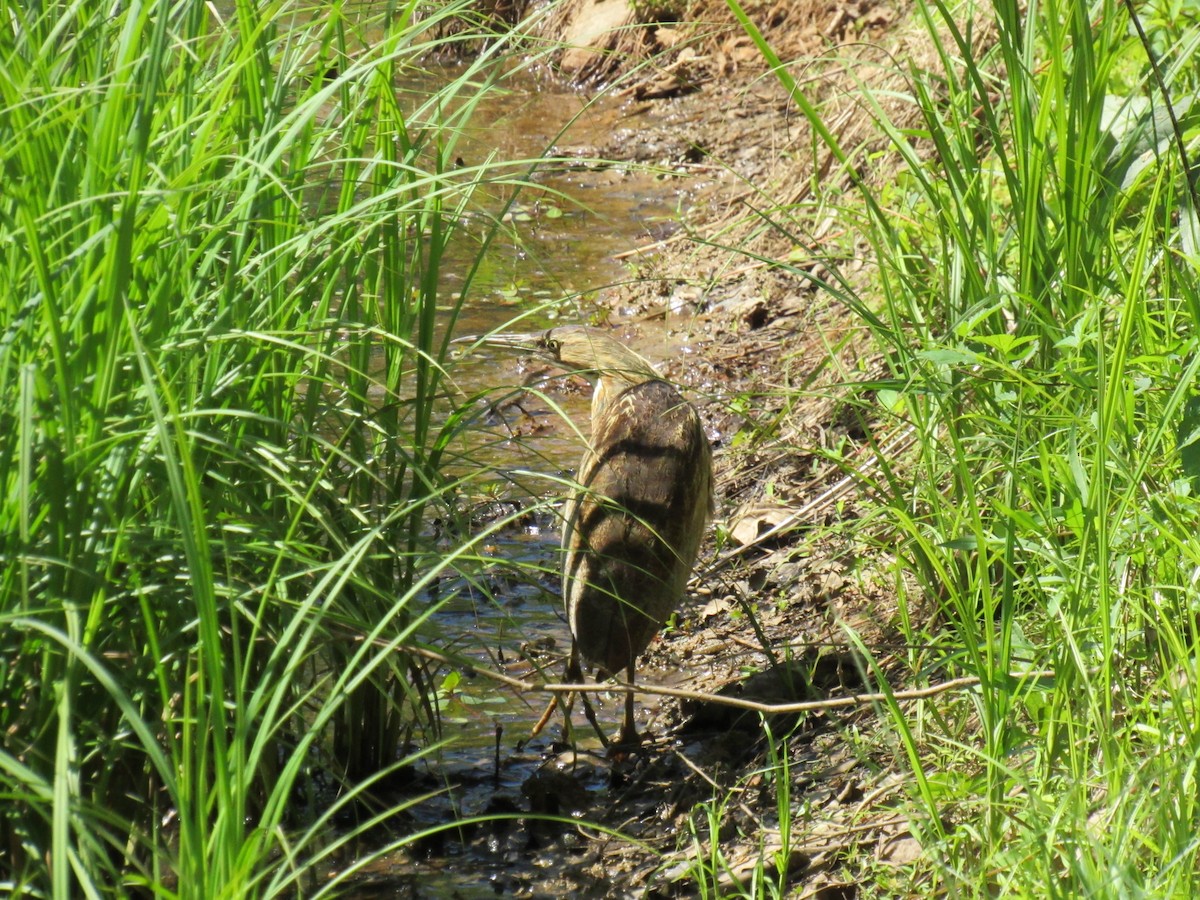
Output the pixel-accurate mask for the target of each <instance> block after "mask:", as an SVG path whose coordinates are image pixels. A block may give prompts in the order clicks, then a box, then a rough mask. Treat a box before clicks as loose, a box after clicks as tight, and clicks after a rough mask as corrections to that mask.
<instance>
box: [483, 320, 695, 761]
mask: <svg viewBox="0 0 1200 900" xmlns="http://www.w3.org/2000/svg"><path fill="white" fill-rule="evenodd" d="M483 343H484V344H487V345H492V346H499V347H506V348H509V349H519V350H524V351H527V352H530V353H532V354H534V355H536V356H538V357H540V358H542V359H545V360H547V361H549V362H551V363H554V364H555V365H557V366H559V367H561V368H563V369H565V370H566V371H568V372H574V373H579V374H581V375H584V376H585V377H588V378H590V379H591V380H593V381H594V382H595V393H594V394H593V395H592V428H591V440H590V444H589V446H588V448H587V450H586V451H585V452H584V454H583V460H582V462H581V463H580V464H579V476H578V477H579V487H578V488H577V489H576V491H575V492H574V494H573V496H572V497H571V498H570V500H569V501H568V503H567V505H566V508H565V511H564V516H563V518H564V525H563V542H562V545H563V549H564V550H565V555H564V562H563V599H564V600H565V602H566V609H567V619H568V622H569V624H570V628H571V638H572V646H571V658H570V661H569V663H568V669H567V673H568V678H574V679H576V680H577V679H579V678H582V674H581V671H580V664H579V659H580V656H582V658H583V659H584V660H586V661H588V662H590V663H593V664H595V665H596V666H597V667H598V668H599V670H600V672H598V676H600V677H605V676H607V675H613V674H615V673H617V672H619V671H620V670H622V669H625V670H627V671H628V675H629V681H630V683H631V684H632V683H633V680H634V662H635V660H636V659H637V657H638V655H639V654H640V653H641V652H642V651H643V650H644V649H645V648H646V645H647V644H649V643H650V640H651V639H652V638H653V637H654V635H655V634H656V633H658V631H659V629H661V628H662V626H663V623H664V622H666V620H667V617H668V616H670V615H671V613H672V612H673V611H674V610H675V608H676V605H677V604H678V602H679V600H680V598H681V597H682V596H683V593H684V590H685V588H686V586H687V581H688V576H689V574H690V573H691V570H692V563H693V562H695V559H696V552H697V551H698V550H699V548H700V540H701V538H702V537H703V534H704V526H705V522H706V521H707V519H708V514H709V511H710V507H711V504H712V500H711V494H712V454H711V452H710V450H709V446H708V440H707V438H706V437H705V434H704V429H703V427H702V426H701V424H700V417H699V416H698V415H697V414H696V410H695V409H694V408H693V407H692V406H691V404H689V403H688V402H687V401H686V400H684V399H683V398H682V397H681V396H680V395H679V392H678V391H676V390H675V388H674V387H672V386H671V385H670V384H668V383H667V382H665V381H663V380H662V379H661V378H660V377H659V375H658V373H657V372H656V371H655V370H654V367H653V366H651V365H650V363H648V362H647V361H646V360H644V359H642V357H640V356H638V355H637V354H636V353H634V352H633V351H632V350H630V349H629V348H628V347H626V346H625V345H624V344H622V343H620V342H619V341H617V340H615V339H614V338H612V337H610V336H609V335H607V334H605V333H604V332H602V331H597V330H595V329H591V328H583V327H581V326H566V327H562V328H552V329H550V330H549V331H547V332H545V333H544V334H521V335H495V336H492V337H488V338H486V339H485V340H484V341H483ZM633 699H634V698H633V694H632V693H627V694H626V697H625V721H624V724H623V725H622V728H621V733H620V737H619V741H620V742H621V743H622V744H626V743H630V744H632V743H636V742H637V740H638V735H637V729H636V727H635V725H634V715H633ZM588 711H589V718H590V719H592V721H593V724H595V722H594V718H593V717H592V716H591V714H590V707H589V708H588Z"/></svg>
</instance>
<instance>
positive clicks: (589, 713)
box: [567, 641, 608, 747]
mask: <svg viewBox="0 0 1200 900" xmlns="http://www.w3.org/2000/svg"><path fill="white" fill-rule="evenodd" d="M567 681H569V682H571V683H572V684H583V666H582V665H581V664H580V662H579V647H578V645H576V643H575V642H574V641H571V659H570V661H569V662H568V663H567ZM579 700H580V702H582V703H583V715H584V718H586V719H587V720H588V724H589V725H591V726H592V730H593V731H595V732H596V734H597V735H598V736H599V737H600V743H601V745H603V746H604V747H608V737H607V736H605V734H604V729H603V728H601V727H600V722H599V721H598V720H597V719H596V710H594V709H592V701H591V700H589V699H588V695H587V694H586V693H580V695H579ZM567 717H568V721H567V724H568V726H569V725H570V707H569V706H568V707H567Z"/></svg>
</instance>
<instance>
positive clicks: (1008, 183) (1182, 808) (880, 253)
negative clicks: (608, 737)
mask: <svg viewBox="0 0 1200 900" xmlns="http://www.w3.org/2000/svg"><path fill="white" fill-rule="evenodd" d="M729 5H730V6H731V7H732V8H734V10H735V13H737V14H738V15H739V16H740V17H741V18H742V20H743V23H744V24H745V25H746V27H747V28H748V29H749V30H750V31H751V33H752V34H753V35H754V36H755V37H756V39H757V40H758V41H759V44H760V47H761V49H762V50H763V53H764V55H765V57H766V58H767V59H768V61H769V62H770V63H771V64H772V65H773V66H775V67H776V72H777V74H778V75H779V77H780V80H781V81H782V82H783V83H784V85H785V86H786V87H787V88H788V89H789V90H790V91H791V92H792V94H793V97H794V98H795V99H796V101H797V103H798V106H799V107H800V108H801V109H802V111H803V112H804V114H805V115H806V117H807V118H808V119H809V121H810V123H811V124H812V126H813V130H814V132H815V133H816V134H817V135H818V137H819V138H820V139H821V140H822V141H823V142H824V144H825V148H824V150H825V151H826V152H832V153H833V155H834V157H835V159H836V160H837V161H838V162H840V163H843V164H844V169H842V170H841V172H840V175H841V177H842V178H843V179H845V180H846V181H847V182H848V183H850V184H851V185H853V186H854V187H855V188H856V189H857V191H858V194H857V198H858V199H857V202H854V203H845V201H842V202H843V203H845V205H844V208H843V213H844V216H845V220H846V221H848V222H849V221H854V222H856V223H857V226H858V228H857V230H858V232H859V233H860V234H862V235H864V236H865V237H866V238H867V239H868V240H869V241H870V244H871V246H872V248H873V250H874V254H875V259H876V262H877V264H878V270H877V274H878V278H877V280H876V282H875V283H874V284H873V285H872V286H871V287H869V288H863V287H861V286H859V287H852V286H851V285H850V284H849V283H848V282H844V281H843V282H840V283H839V282H833V281H831V283H830V284H828V285H826V287H828V288H829V289H830V290H831V291H832V292H833V294H834V296H836V297H839V298H840V299H842V300H843V301H845V302H847V303H848V304H849V305H850V306H851V308H852V309H853V311H854V312H855V313H856V314H858V315H861V316H862V318H863V320H864V322H865V323H866V324H867V326H868V327H869V328H870V330H871V333H872V334H873V336H874V339H875V341H876V347H877V349H878V350H880V351H882V352H883V354H884V359H886V361H887V364H888V365H889V367H890V373H889V377H888V378H887V379H886V380H885V381H884V383H882V384H881V383H873V384H871V385H868V386H866V388H867V389H868V390H869V391H870V392H871V394H869V395H867V397H868V398H869V397H871V396H874V392H875V391H877V390H879V389H881V388H884V389H887V391H888V394H887V396H888V397H889V399H890V400H891V401H892V402H891V403H890V406H889V409H887V410H883V409H881V408H880V407H878V406H876V408H875V411H876V414H877V415H879V416H882V417H885V418H886V417H888V416H894V417H895V419H896V421H895V422H894V423H893V424H895V425H896V426H897V427H911V428H912V429H913V430H914V431H915V433H916V435H917V437H918V442H917V445H916V449H915V451H914V456H913V457H912V458H911V459H907V460H889V461H888V462H887V465H885V466H884V467H883V468H882V470H881V471H882V473H883V474H882V475H880V476H878V477H877V478H876V479H875V482H874V483H873V485H872V487H873V488H874V494H875V496H877V497H880V498H882V500H881V503H880V506H879V507H878V508H877V510H876V512H875V517H874V525H875V527H876V528H877V529H878V530H879V533H880V534H883V535H885V537H884V539H883V542H882V544H881V547H880V549H881V550H884V549H886V548H889V547H890V548H892V552H894V570H895V584H896V586H897V590H898V591H899V594H900V598H899V599H900V601H901V617H900V619H901V621H902V622H903V623H904V625H905V627H906V629H907V634H906V637H907V638H908V640H909V643H910V645H911V647H912V648H913V649H912V650H911V651H910V657H909V664H910V666H911V668H912V670H913V673H914V675H918V676H922V677H939V676H940V677H944V676H946V675H949V674H953V673H969V674H974V675H977V676H979V677H980V679H981V684H980V686H979V689H978V690H977V691H976V692H974V693H973V694H971V695H969V696H967V697H965V698H963V699H962V700H961V701H959V702H957V703H948V702H947V701H946V700H945V699H944V698H942V699H939V700H936V701H926V702H922V703H919V704H912V705H908V706H903V707H902V706H900V705H896V704H893V705H892V706H891V707H890V712H891V717H892V721H893V725H894V727H895V736H896V741H897V747H898V748H900V749H902V751H903V754H904V757H903V758H904V759H905V761H906V763H907V766H908V768H909V770H910V772H911V777H912V782H911V783H912V803H913V807H912V808H913V811H914V818H913V824H914V828H915V829H916V831H917V832H918V834H919V837H920V840H921V842H922V844H923V845H924V846H925V848H926V850H927V854H928V856H927V859H926V861H924V862H923V863H922V864H921V866H920V868H921V871H922V873H923V875H924V876H925V877H926V878H929V879H932V881H933V882H935V883H936V884H937V886H938V889H940V890H946V891H948V892H950V893H952V894H954V895H968V896H977V895H982V896H995V895H997V894H1006V895H1018V896H1071V897H1075V896H1126V895H1130V896H1133V895H1139V896H1155V897H1166V896H1193V895H1195V893H1196V892H1197V889H1198V887H1200V885H1198V881H1200V879H1198V877H1197V871H1198V868H1197V862H1198V859H1200V854H1198V852H1197V851H1198V841H1200V839H1198V838H1197V822H1198V821H1200V790H1198V783H1197V779H1196V771H1197V764H1198V762H1200V729H1198V728H1197V722H1200V718H1198V717H1197V710H1198V708H1200V696H1198V695H1197V691H1198V689H1200V672H1197V668H1196V665H1197V664H1196V660H1197V640H1198V637H1200V635H1198V633H1197V622H1198V621H1200V620H1198V618H1197V596H1198V595H1197V589H1196V573H1197V572H1198V571H1200V566H1198V564H1200V544H1198V543H1197V539H1196V535H1197V531H1198V526H1200V507H1198V506H1197V500H1196V484H1195V481H1194V479H1195V476H1196V474H1197V472H1196V468H1195V465H1194V450H1191V449H1189V448H1190V447H1192V446H1193V445H1194V442H1195V434H1196V426H1197V419H1196V405H1195V403H1194V401H1193V400H1192V398H1193V397H1194V396H1195V393H1196V376H1197V370H1198V368H1200V353H1198V352H1197V351H1198V349H1200V347H1198V346H1197V341H1198V340H1200V338H1198V337H1197V335H1198V332H1200V329H1198V325H1200V291H1198V285H1197V279H1196V263H1197V257H1196V253H1197V246H1196V241H1195V238H1194V235H1195V234H1196V230H1195V229H1196V223H1197V215H1198V213H1200V210H1197V209H1196V207H1195V206H1194V205H1193V203H1194V200H1193V196H1192V195H1191V194H1190V193H1189V191H1188V185H1187V180H1188V179H1187V175H1186V173H1185V171H1184V167H1183V166H1182V165H1181V159H1183V158H1184V157H1185V155H1190V157H1191V158H1192V159H1195V157H1196V148H1195V144H1196V141H1195V136H1196V133H1197V132H1196V117H1195V113H1194V111H1193V110H1194V103H1193V102H1192V101H1193V98H1194V97H1195V94H1196V90H1197V87H1198V83H1200V66H1198V65H1197V57H1196V53H1197V46H1198V44H1200V36H1198V35H1197V33H1196V30H1195V28H1194V27H1184V26H1183V24H1182V23H1183V22H1184V21H1185V20H1187V19H1188V17H1187V16H1186V15H1181V16H1173V15H1171V14H1170V13H1169V11H1167V10H1166V8H1165V7H1164V8H1163V10H1162V11H1161V12H1159V11H1156V8H1153V7H1144V8H1141V12H1140V15H1141V16H1142V19H1141V24H1142V25H1143V26H1145V32H1146V34H1147V43H1148V44H1149V47H1150V48H1151V52H1154V53H1159V54H1162V58H1161V59H1159V60H1158V62H1159V64H1160V66H1161V70H1162V73H1163V85H1162V87H1163V89H1164V90H1165V92H1166V94H1167V95H1169V99H1170V102H1171V103H1172V104H1173V106H1174V108H1175V110H1176V111H1177V115H1178V116H1179V117H1180V119H1181V129H1180V135H1181V137H1182V138H1183V140H1184V146H1181V145H1180V143H1179V142H1178V141H1177V139H1176V135H1175V133H1174V132H1173V130H1172V128H1171V125H1170V117H1169V115H1168V112H1167V108H1166V100H1167V98H1165V97H1164V96H1163V93H1162V91H1160V88H1159V85H1158V84H1157V83H1156V82H1155V80H1154V77H1153V73H1152V67H1151V64H1150V61H1149V58H1148V51H1147V47H1146V46H1145V45H1144V44H1143V42H1142V41H1141V40H1140V39H1139V36H1138V32H1137V30H1136V29H1134V28H1133V27H1131V22H1130V19H1129V16H1128V13H1127V7H1125V6H1121V5H1119V4H1117V3H1115V2H1111V0H1105V2H1100V3H1095V4H1084V3H1077V2H1072V0H1067V2H1059V0H1052V2H1049V3H1043V4H1038V5H1035V6H1029V7H1025V6H1023V5H1019V4H1015V3H1009V2H1006V0H994V2H992V3H990V4H987V3H984V4H979V3H973V2H968V3H965V4H962V5H957V6H951V5H949V4H945V3H942V2H938V0H932V2H925V0H921V2H918V4H917V7H916V15H917V16H918V17H919V21H923V22H924V23H925V25H926V28H927V32H928V35H929V38H930V41H931V45H932V47H933V49H934V50H935V55H934V62H933V63H932V64H931V65H929V66H926V67H924V68H922V67H918V66H917V65H911V66H910V67H909V68H908V70H907V72H906V83H907V89H906V91H905V92H904V94H903V95H902V96H901V97H900V98H899V99H900V100H901V101H902V102H900V103H897V102H896V101H897V96H896V95H895V94H894V93H888V94H885V93H883V92H880V93H878V94H877V93H875V92H874V91H872V89H871V88H870V87H869V86H868V85H866V84H864V85H863V88H862V96H863V101H864V103H865V104H866V106H867V108H868V109H869V110H870V111H871V114H872V115H873V117H874V121H875V125H876V128H877V131H878V133H879V134H882V135H886V137H887V138H888V141H889V144H890V147H891V149H892V151H894V156H893V159H896V158H898V159H899V161H900V170H899V174H898V175H896V174H894V173H891V174H889V175H888V176H887V177H886V178H884V179H880V180H878V181H877V180H875V179H873V178H872V177H871V174H872V173H871V166H872V165H873V164H874V162H875V161H877V160H879V159H880V157H879V156H868V155H866V153H865V152H864V149H863V148H857V147H842V146H840V145H839V143H838V140H839V139H838V136H837V135H835V134H833V133H831V132H830V131H829V130H828V129H827V128H826V126H825V125H824V122H823V120H822V117H821V110H820V107H819V105H818V104H816V103H814V102H811V101H810V100H809V99H808V98H807V97H806V96H805V95H804V94H803V93H802V92H801V90H800V89H799V88H798V87H797V85H796V83H795V82H794V81H793V80H792V79H791V78H790V76H789V75H788V74H787V69H786V67H784V66H782V65H781V64H780V61H779V60H778V59H777V58H776V57H775V56H774V54H773V53H772V52H771V50H770V47H769V46H768V45H767V43H766V42H765V41H763V40H762V38H761V35H760V34H758V33H757V31H756V29H755V28H754V26H753V24H752V22H751V20H750V18H749V17H748V16H746V14H745V12H744V10H742V9H741V7H740V6H739V4H738V3H737V0H729ZM796 215H797V213H796V211H793V210H782V209H781V210H779V211H777V214H776V221H777V223H778V224H779V227H780V228H783V229H792V228H794V227H795V226H796V220H795V216H796ZM827 265H828V267H829V268H830V269H833V270H835V271H836V260H834V259H831V260H829V261H828V263H827ZM864 402H869V401H864ZM1181 451H1182V453H1181ZM1189 454H1191V455H1190V456H1189ZM1189 460H1191V461H1190V462H1189ZM897 546H898V548H899V549H898V551H896V550H895V548H896V547H897ZM931 605H932V606H933V608H934V609H935V610H936V613H937V615H936V616H935V617H934V618H933V619H932V621H931V620H930V618H929V616H928V614H927V613H928V610H929V608H930V606H931ZM920 611H924V614H921V615H919V614H918V613H919V612H920ZM924 623H929V624H928V625H926V624H924ZM1041 670H1051V671H1053V672H1054V677H1053V678H1052V679H1048V680H1047V679H1036V678H1023V677H1022V673H1023V672H1034V671H1041ZM929 889H932V887H930V888H929Z"/></svg>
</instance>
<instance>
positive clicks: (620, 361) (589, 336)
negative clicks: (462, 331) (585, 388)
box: [475, 325, 659, 384]
mask: <svg viewBox="0 0 1200 900" xmlns="http://www.w3.org/2000/svg"><path fill="white" fill-rule="evenodd" d="M475 340H476V341H477V344H478V345H480V346H484V347H500V348H503V349H506V350H516V351H519V352H522V353H529V354H532V355H533V356H536V357H538V358H539V359H542V360H545V361H546V362H548V363H553V364H554V365H556V366H559V367H561V368H562V369H564V370H566V371H568V372H574V373H578V374H580V375H584V376H586V377H588V378H592V379H593V380H601V381H602V380H604V379H607V378H612V379H616V380H617V381H620V382H626V383H628V384H641V383H642V382H644V381H649V380H652V379H655V378H658V377H659V375H658V373H657V372H656V371H655V370H654V367H653V366H652V365H650V363H648V362H647V361H646V360H645V359H643V358H642V357H641V356H639V355H638V354H637V353H635V352H634V351H632V350H630V349H629V348H628V347H627V346H625V345H624V344H623V343H621V342H620V341H618V340H617V339H616V338H614V337H612V336H611V335H610V334H607V333H606V332H604V331H601V330H599V329H597V328H586V327H584V326H583V325H562V326H559V327H558V328H551V329H549V330H547V331H544V332H541V333H538V334H493V335H488V336H486V337H483V338H479V339H475Z"/></svg>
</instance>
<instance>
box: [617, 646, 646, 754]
mask: <svg viewBox="0 0 1200 900" xmlns="http://www.w3.org/2000/svg"><path fill="white" fill-rule="evenodd" d="M625 671H626V673H627V674H628V675H629V686H630V688H632V687H633V679H634V674H633V654H632V653H630V654H629V668H627V669H626V670H625ZM633 701H634V697H633V691H632V690H629V691H626V693H625V721H624V722H622V723H621V733H620V735H619V736H618V737H617V746H618V747H636V746H638V745H639V744H640V743H641V742H642V736H641V735H640V734H638V732H637V724H636V723H635V722H634V715H633Z"/></svg>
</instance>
